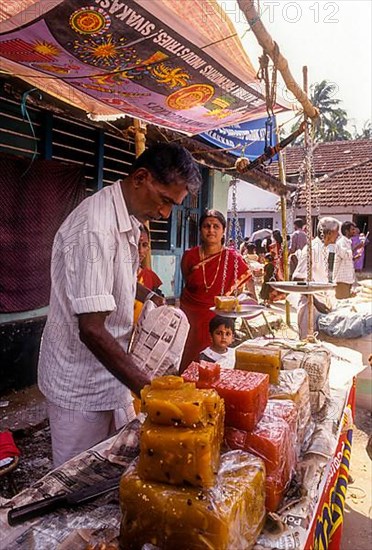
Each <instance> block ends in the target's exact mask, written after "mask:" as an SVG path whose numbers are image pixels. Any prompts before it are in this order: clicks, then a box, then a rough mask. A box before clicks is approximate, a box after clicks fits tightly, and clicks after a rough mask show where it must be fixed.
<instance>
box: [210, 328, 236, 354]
mask: <svg viewBox="0 0 372 550" xmlns="http://www.w3.org/2000/svg"><path fill="white" fill-rule="evenodd" d="M233 340H234V334H233V331H232V330H231V328H228V327H226V326H225V325H220V326H219V327H217V328H216V329H215V330H214V331H213V332H212V345H213V348H214V350H215V351H217V352H219V353H224V352H225V351H226V349H227V348H228V347H229V346H230V344H232V342H233Z"/></svg>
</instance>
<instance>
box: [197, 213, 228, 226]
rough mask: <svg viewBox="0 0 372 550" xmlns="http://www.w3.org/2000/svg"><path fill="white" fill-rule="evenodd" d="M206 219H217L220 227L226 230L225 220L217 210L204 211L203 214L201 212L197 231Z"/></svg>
mask: <svg viewBox="0 0 372 550" xmlns="http://www.w3.org/2000/svg"><path fill="white" fill-rule="evenodd" d="M207 218H217V220H218V221H219V222H220V223H221V225H222V227H223V228H224V229H226V218H225V216H224V215H223V214H222V212H220V211H219V210H206V211H205V212H203V214H202V215H201V216H200V220H199V229H201V227H202V225H203V223H204V221H205V220H206V219H207Z"/></svg>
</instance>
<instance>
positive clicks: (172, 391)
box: [141, 376, 220, 427]
mask: <svg viewBox="0 0 372 550" xmlns="http://www.w3.org/2000/svg"><path fill="white" fill-rule="evenodd" d="M164 379H165V380H164ZM219 399H220V398H219V397H218V394H217V393H216V392H210V391H209V392H208V391H207V390H205V391H202V390H198V389H196V387H195V384H193V383H187V382H184V380H183V378H181V377H180V376H163V377H160V379H159V378H157V379H154V380H153V381H152V382H151V385H149V386H145V387H144V388H143V389H142V390H141V410H142V412H144V413H147V416H148V418H149V419H150V420H151V422H154V423H155V424H163V425H166V426H171V425H174V426H178V425H182V426H189V427H195V426H197V425H198V424H202V425H204V426H205V425H207V423H208V422H209V420H210V418H211V416H210V415H211V414H212V415H213V414H214V409H215V405H216V403H217V401H219ZM216 407H217V405H216Z"/></svg>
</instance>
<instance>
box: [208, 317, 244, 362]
mask: <svg viewBox="0 0 372 550" xmlns="http://www.w3.org/2000/svg"><path fill="white" fill-rule="evenodd" d="M234 329H235V320H234V319H227V318H225V317H222V316H220V315H216V316H215V317H213V318H212V319H211V320H210V321H209V334H210V338H211V344H210V345H209V346H208V347H207V348H205V349H204V350H203V351H202V352H201V353H200V356H199V360H204V361H209V363H218V364H219V365H220V366H221V367H224V368H229V369H233V368H234V366H235V350H234V349H233V348H230V347H229V346H231V344H232V343H233V341H234Z"/></svg>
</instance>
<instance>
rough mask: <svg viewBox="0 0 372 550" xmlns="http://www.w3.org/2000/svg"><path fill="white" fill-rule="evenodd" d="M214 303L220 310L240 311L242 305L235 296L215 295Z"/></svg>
mask: <svg viewBox="0 0 372 550" xmlns="http://www.w3.org/2000/svg"><path fill="white" fill-rule="evenodd" d="M214 305H215V306H216V309H218V310H219V311H240V310H241V305H240V304H239V300H238V298H235V297H234V296H215V297H214Z"/></svg>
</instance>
